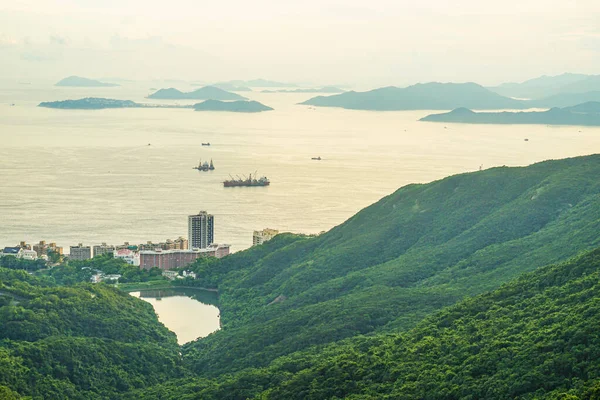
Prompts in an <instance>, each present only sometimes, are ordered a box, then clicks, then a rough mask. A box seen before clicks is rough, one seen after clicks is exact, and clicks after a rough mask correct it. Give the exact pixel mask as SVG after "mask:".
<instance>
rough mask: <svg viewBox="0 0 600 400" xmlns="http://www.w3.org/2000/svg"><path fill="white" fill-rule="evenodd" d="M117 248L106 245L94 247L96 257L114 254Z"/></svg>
mask: <svg viewBox="0 0 600 400" xmlns="http://www.w3.org/2000/svg"><path fill="white" fill-rule="evenodd" d="M114 252H115V246H109V245H107V244H106V243H102V244H101V245H96V246H94V253H93V254H94V257H98V256H101V255H103V254H114Z"/></svg>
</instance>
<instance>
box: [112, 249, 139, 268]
mask: <svg viewBox="0 0 600 400" xmlns="http://www.w3.org/2000/svg"><path fill="white" fill-rule="evenodd" d="M113 256H114V257H115V258H120V259H122V260H125V262H126V263H127V264H129V265H134V266H136V267H139V266H140V253H138V252H137V251H133V250H129V249H118V250H115V252H114V253H113Z"/></svg>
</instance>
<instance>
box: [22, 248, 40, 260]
mask: <svg viewBox="0 0 600 400" xmlns="http://www.w3.org/2000/svg"><path fill="white" fill-rule="evenodd" d="M21 258H22V259H23V260H30V261H31V260H37V258H38V255H37V253H36V252H35V251H34V250H28V249H23V250H22V252H21Z"/></svg>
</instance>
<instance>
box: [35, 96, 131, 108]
mask: <svg viewBox="0 0 600 400" xmlns="http://www.w3.org/2000/svg"><path fill="white" fill-rule="evenodd" d="M140 106H141V105H140V104H138V103H135V102H133V101H131V100H115V99H103V98H99V97H86V98H84V99H78V100H63V101H44V102H42V103H40V104H39V105H38V107H46V108H60V109H64V110H102V109H105V108H134V107H140Z"/></svg>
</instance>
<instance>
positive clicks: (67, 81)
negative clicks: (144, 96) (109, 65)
mask: <svg viewBox="0 0 600 400" xmlns="http://www.w3.org/2000/svg"><path fill="white" fill-rule="evenodd" d="M54 86H67V87H116V86H121V85H119V84H117V83H107V82H100V81H97V80H95V79H89V78H83V77H81V76H69V77H67V78H64V79H62V80H60V81H58V82H57V83H56V84H55V85H54Z"/></svg>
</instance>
